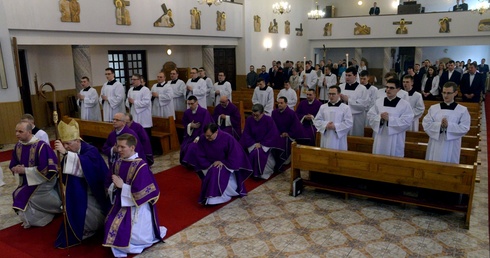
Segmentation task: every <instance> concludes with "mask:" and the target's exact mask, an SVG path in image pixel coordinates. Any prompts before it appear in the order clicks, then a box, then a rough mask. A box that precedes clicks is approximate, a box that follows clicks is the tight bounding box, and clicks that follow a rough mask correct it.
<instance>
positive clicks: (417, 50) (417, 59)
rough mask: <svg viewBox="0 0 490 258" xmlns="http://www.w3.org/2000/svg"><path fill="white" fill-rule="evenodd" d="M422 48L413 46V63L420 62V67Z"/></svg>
mask: <svg viewBox="0 0 490 258" xmlns="http://www.w3.org/2000/svg"><path fill="white" fill-rule="evenodd" d="M422 54H423V53H422V48H421V47H416V48H415V57H414V65H415V64H420V67H422V61H423V60H422Z"/></svg>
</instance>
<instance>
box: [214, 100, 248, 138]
mask: <svg viewBox="0 0 490 258" xmlns="http://www.w3.org/2000/svg"><path fill="white" fill-rule="evenodd" d="M221 114H224V115H227V116H230V121H231V126H225V119H221V126H220V127H219V129H221V130H223V131H225V132H227V133H229V134H231V135H232V136H233V137H235V139H237V140H240V136H241V135H242V127H241V116H240V111H239V110H238V108H237V107H236V106H235V105H234V104H233V103H231V102H230V101H228V106H226V108H224V107H223V106H221V105H217V106H216V107H215V108H214V114H213V119H214V121H215V122H216V123H218V121H219V119H220V118H219V116H220V115H221Z"/></svg>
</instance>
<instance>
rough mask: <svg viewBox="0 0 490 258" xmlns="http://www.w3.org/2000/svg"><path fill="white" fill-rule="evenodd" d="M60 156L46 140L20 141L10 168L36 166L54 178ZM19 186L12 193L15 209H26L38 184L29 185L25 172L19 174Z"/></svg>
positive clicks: (46, 177) (16, 146)
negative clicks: (27, 142) (23, 142)
mask: <svg viewBox="0 0 490 258" xmlns="http://www.w3.org/2000/svg"><path fill="white" fill-rule="evenodd" d="M57 163H58V158H57V157H56V154H55V153H54V151H53V150H52V149H51V148H50V147H49V145H48V144H47V143H46V142H44V141H40V140H39V141H36V142H32V143H29V144H25V145H24V144H22V143H20V142H18V143H17V144H16V145H15V147H14V150H13V152H12V159H11V160H10V165H9V168H10V169H12V168H13V167H15V166H17V165H24V167H26V168H27V167H36V170H37V171H36V172H38V173H39V174H41V175H42V176H43V177H44V178H45V179H46V180H48V181H51V180H54V177H55V176H56V173H57V171H58V170H57V168H56V167H57ZM19 179H20V180H19V182H20V184H19V186H18V187H17V188H16V189H15V191H14V192H13V193H12V197H13V200H14V202H13V208H14V210H22V211H25V209H26V207H27V203H28V202H29V199H30V198H31V196H32V194H34V192H35V191H36V189H37V187H38V185H33V186H29V185H27V178H26V175H25V174H19Z"/></svg>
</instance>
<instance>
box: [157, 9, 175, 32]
mask: <svg viewBox="0 0 490 258" xmlns="http://www.w3.org/2000/svg"><path fill="white" fill-rule="evenodd" d="M161 7H162V10H163V15H162V16H160V18H158V20H156V21H155V22H154V23H153V26H155V27H167V28H172V27H173V26H175V23H174V20H173V17H172V9H167V5H165V4H164V3H163V4H162V5H161Z"/></svg>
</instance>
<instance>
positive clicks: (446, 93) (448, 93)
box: [442, 91, 454, 95]
mask: <svg viewBox="0 0 490 258" xmlns="http://www.w3.org/2000/svg"><path fill="white" fill-rule="evenodd" d="M453 93H454V91H453V92H444V91H443V92H442V95H451V94H453Z"/></svg>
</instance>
